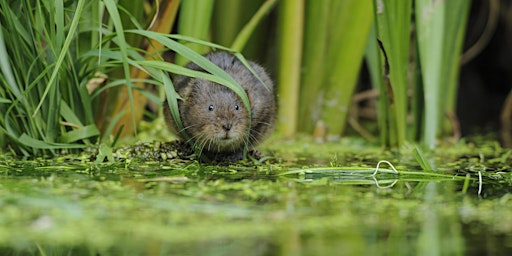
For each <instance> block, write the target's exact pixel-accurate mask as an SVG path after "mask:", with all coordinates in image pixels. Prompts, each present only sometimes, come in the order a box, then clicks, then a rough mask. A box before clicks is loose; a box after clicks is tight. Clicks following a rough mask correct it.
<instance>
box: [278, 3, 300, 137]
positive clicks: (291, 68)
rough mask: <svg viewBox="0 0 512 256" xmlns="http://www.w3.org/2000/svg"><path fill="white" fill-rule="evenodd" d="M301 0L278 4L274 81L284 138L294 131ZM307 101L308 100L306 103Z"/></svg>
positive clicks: (295, 127) (296, 113)
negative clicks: (277, 50)
mask: <svg viewBox="0 0 512 256" xmlns="http://www.w3.org/2000/svg"><path fill="white" fill-rule="evenodd" d="M303 24H304V0H282V1H281V2H280V6H279V25H278V26H279V30H280V32H279V34H280V38H279V52H280V54H279V68H278V74H277V84H278V87H279V88H278V90H279V93H280V96H279V103H278V105H279V113H278V119H277V130H278V131H279V132H280V133H281V134H282V135H284V136H286V137H291V136H294V135H295V133H296V131H297V118H298V107H299V95H300V93H299V90H300V72H301V63H302V56H301V55H302V39H303V38H302V34H303ZM305 104H307V103H305Z"/></svg>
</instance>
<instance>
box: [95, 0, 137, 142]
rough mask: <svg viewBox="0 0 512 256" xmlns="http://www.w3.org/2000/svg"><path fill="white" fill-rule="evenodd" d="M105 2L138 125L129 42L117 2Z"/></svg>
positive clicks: (134, 123)
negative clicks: (129, 58) (129, 59)
mask: <svg viewBox="0 0 512 256" xmlns="http://www.w3.org/2000/svg"><path fill="white" fill-rule="evenodd" d="M103 2H104V3H105V7H106V8H107V11H108V13H109V14H110V16H111V20H112V22H113V24H114V27H115V29H116V35H117V37H118V39H119V42H118V46H119V49H120V53H121V58H122V60H121V61H122V66H123V71H124V72H123V73H124V78H125V79H126V81H127V84H126V85H127V86H128V101H129V103H130V109H131V110H132V111H131V113H132V122H133V123H132V125H133V127H137V124H136V122H135V114H134V111H133V109H135V106H134V104H133V92H132V88H133V84H132V82H131V80H130V78H131V77H130V67H129V64H128V48H127V45H128V44H127V43H126V38H125V30H124V28H123V23H122V22H121V17H120V16H119V11H118V9H117V6H116V3H115V2H114V1H113V0H103ZM134 131H135V133H137V131H136V129H134Z"/></svg>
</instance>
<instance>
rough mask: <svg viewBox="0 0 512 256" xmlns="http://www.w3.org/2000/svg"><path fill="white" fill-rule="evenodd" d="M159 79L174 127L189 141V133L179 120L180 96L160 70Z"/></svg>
mask: <svg viewBox="0 0 512 256" xmlns="http://www.w3.org/2000/svg"><path fill="white" fill-rule="evenodd" d="M161 79H162V82H163V86H164V92H165V98H166V99H167V104H168V106H167V107H168V108H169V109H170V111H171V115H172V118H173V119H174V122H175V123H176V127H177V128H178V131H180V133H181V135H182V136H183V138H184V139H185V140H186V141H190V135H189V134H188V133H187V132H186V130H185V129H184V127H183V122H181V117H180V112H179V109H178V100H181V97H180V96H179V95H178V94H177V93H176V90H175V89H174V85H173V84H172V81H171V79H170V78H169V76H168V75H167V74H165V73H164V72H161Z"/></svg>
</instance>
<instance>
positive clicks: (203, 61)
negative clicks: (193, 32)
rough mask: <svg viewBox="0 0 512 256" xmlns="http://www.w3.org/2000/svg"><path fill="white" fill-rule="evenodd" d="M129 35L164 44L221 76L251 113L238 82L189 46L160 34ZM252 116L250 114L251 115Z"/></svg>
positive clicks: (148, 32)
mask: <svg viewBox="0 0 512 256" xmlns="http://www.w3.org/2000/svg"><path fill="white" fill-rule="evenodd" d="M126 32H127V33H135V34H140V35H142V36H146V37H148V38H151V39H154V40H156V41H158V42H160V43H162V44H163V45H164V46H166V47H167V48H169V49H171V50H173V51H175V52H176V53H178V54H180V55H182V56H184V57H185V58H186V59H189V60H190V61H192V62H194V63H196V64H197V65H198V66H199V67H201V68H203V69H204V70H206V71H207V72H210V73H211V74H212V75H215V76H219V77H221V78H223V79H224V80H227V81H228V82H229V83H230V84H232V87H230V89H232V90H234V92H235V93H236V94H237V95H238V96H240V98H241V99H242V101H243V103H244V105H245V107H246V109H247V110H249V111H250V109H251V107H250V104H249V99H248V98H247V94H246V93H245V91H244V90H243V88H242V86H240V85H239V84H238V82H237V81H236V80H235V79H233V77H231V76H230V75H228V74H227V73H226V72H225V71H224V70H222V69H221V68H220V67H218V66H217V65H215V64H213V63H211V62H210V61H209V60H207V59H206V58H205V57H204V56H203V55H201V54H198V53H197V52H195V51H193V50H192V49H190V48H188V47H187V46H185V45H183V44H180V43H178V42H176V41H174V40H172V39H170V38H169V37H168V36H167V35H164V34H160V33H157V32H152V31H143V30H127V31H126ZM249 114H250V113H249Z"/></svg>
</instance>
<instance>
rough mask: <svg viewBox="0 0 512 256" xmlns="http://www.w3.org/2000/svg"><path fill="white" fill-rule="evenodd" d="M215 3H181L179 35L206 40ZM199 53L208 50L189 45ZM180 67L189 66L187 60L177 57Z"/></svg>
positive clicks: (194, 0)
mask: <svg viewBox="0 0 512 256" xmlns="http://www.w3.org/2000/svg"><path fill="white" fill-rule="evenodd" d="M214 3H215V1H210V0H187V1H183V2H182V3H181V8H180V17H179V23H178V33H179V34H182V35H187V36H191V37H196V38H198V39H203V40H206V39H207V38H208V32H209V28H210V20H211V16H212V12H213V4H214ZM188 46H189V47H190V48H191V49H193V50H194V51H195V52H197V53H201V54H203V53H205V52H206V50H207V49H206V48H205V47H204V46H203V45H195V44H191V45H188ZM175 62H176V63H177V64H178V65H185V64H187V60H186V58H184V57H183V56H176V61H175Z"/></svg>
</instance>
